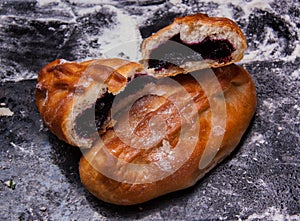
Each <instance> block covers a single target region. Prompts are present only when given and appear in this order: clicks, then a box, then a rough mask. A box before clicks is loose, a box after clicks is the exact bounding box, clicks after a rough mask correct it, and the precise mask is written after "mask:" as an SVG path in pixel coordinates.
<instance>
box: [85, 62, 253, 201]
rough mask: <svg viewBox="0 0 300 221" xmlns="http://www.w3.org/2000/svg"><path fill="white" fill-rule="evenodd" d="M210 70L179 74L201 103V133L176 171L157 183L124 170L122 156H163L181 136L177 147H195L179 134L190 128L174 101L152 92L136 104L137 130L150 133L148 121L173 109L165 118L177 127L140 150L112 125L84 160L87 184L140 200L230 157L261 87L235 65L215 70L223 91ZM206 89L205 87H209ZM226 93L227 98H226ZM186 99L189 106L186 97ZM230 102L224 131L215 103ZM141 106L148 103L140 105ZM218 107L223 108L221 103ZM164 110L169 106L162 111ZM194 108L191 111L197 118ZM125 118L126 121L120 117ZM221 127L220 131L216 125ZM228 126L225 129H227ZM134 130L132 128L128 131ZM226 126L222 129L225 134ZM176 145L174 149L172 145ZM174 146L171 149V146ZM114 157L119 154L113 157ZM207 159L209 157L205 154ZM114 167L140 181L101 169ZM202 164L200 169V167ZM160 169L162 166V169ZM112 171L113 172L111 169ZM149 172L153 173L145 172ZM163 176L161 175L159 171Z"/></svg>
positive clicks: (111, 196) (101, 192)
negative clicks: (215, 113) (215, 115)
mask: <svg viewBox="0 0 300 221" xmlns="http://www.w3.org/2000/svg"><path fill="white" fill-rule="evenodd" d="M203 71H204V72H201V73H199V75H198V76H200V79H197V80H199V81H198V82H200V84H201V86H200V85H199V83H198V82H197V81H196V80H195V79H194V78H193V77H191V76H190V75H178V76H176V77H174V78H173V79H174V80H176V81H177V82H179V83H180V84H181V85H182V86H183V87H184V88H185V89H186V90H187V91H188V93H189V94H190V96H191V97H192V100H193V102H194V104H195V107H196V109H197V111H196V112H195V116H196V117H198V120H197V121H196V123H195V124H197V122H198V124H197V125H199V136H198V138H197V140H196V145H195V147H194V148H193V149H192V151H191V154H190V156H189V157H188V159H187V160H186V161H185V162H184V163H183V164H182V166H180V167H179V168H178V169H176V171H174V172H173V173H171V174H170V175H168V176H166V177H163V178H162V179H158V180H156V181H153V182H148V183H147V182H145V183H142V182H139V181H138V180H137V178H136V177H138V176H137V174H136V173H135V172H134V171H132V170H130V169H129V170H124V169H123V166H124V165H122V164H120V160H124V161H126V162H128V163H129V162H130V163H136V164H139V163H153V162H156V161H157V158H155V157H153V156H156V155H155V154H157V152H159V153H161V152H162V150H165V149H166V148H167V147H168V148H170V147H171V149H172V148H173V147H174V145H175V144H176V142H177V143H178V142H179V141H178V139H183V144H184V145H182V146H179V147H176V148H179V150H180V149H182V150H185V149H186V150H187V149H188V148H190V147H189V142H190V141H189V138H187V136H183V137H181V138H179V134H178V131H181V133H188V131H185V130H184V129H183V128H184V125H183V124H184V122H183V121H181V120H182V119H180V117H179V116H180V115H178V114H176V108H175V109H174V108H172V104H170V102H168V100H167V99H161V98H160V97H157V96H154V97H153V96H148V97H145V98H144V99H140V100H138V101H137V102H136V104H135V105H136V107H137V110H138V111H136V110H135V109H134V108H135V107H134V106H133V112H130V113H132V114H130V116H129V117H130V118H131V120H132V122H134V123H133V125H135V128H136V131H135V132H136V133H139V134H145V135H146V136H147V133H148V131H147V129H146V128H145V127H144V126H143V125H145V124H147V119H149V115H150V118H151V117H155V116H158V115H159V113H158V112H157V111H159V110H160V111H161V112H160V114H162V113H165V112H164V111H167V112H168V115H166V116H167V117H166V118H165V120H170V121H171V122H173V124H172V127H166V128H167V129H166V133H167V134H166V136H164V138H163V140H162V142H160V143H159V144H158V145H153V146H152V147H151V148H150V149H147V150H144V149H140V148H139V147H138V146H129V145H127V144H125V143H124V142H123V140H122V139H120V137H119V135H118V134H116V132H115V131H114V130H112V129H110V130H108V131H107V133H106V134H104V135H102V137H101V142H97V143H96V145H95V146H94V147H93V148H92V149H90V150H89V152H88V153H87V154H85V155H84V156H83V157H82V158H81V160H80V166H79V171H80V178H81V181H82V183H83V185H84V186H85V187H86V188H87V189H88V190H89V191H90V192H91V193H92V194H93V195H95V196H96V197H97V198H99V199H101V200H103V201H106V202H109V203H113V204H119V205H132V204H138V203H142V202H145V201H148V200H150V199H153V198H156V197H158V196H161V195H163V194H166V193H169V192H173V191H176V190H180V189H184V188H187V187H189V186H192V185H193V184H195V182H197V181H198V180H199V179H200V178H201V177H203V176H204V175H205V174H206V173H207V172H208V171H209V170H210V169H211V168H213V167H214V166H215V165H216V164H217V163H218V162H220V161H221V160H222V159H224V158H225V157H226V156H227V155H228V154H229V153H231V152H232V151H233V149H234V148H235V147H236V146H237V144H238V143H239V141H240V139H241V137H242V135H243V133H244V132H245V130H246V129H247V127H248V125H249V123H250V121H251V118H252V116H253V114H254V112H255V107H256V92H255V86H254V83H253V81H252V79H251V77H250V75H249V73H248V72H247V71H246V70H244V69H243V68H242V67H239V66H237V65H234V64H231V65H229V66H225V67H221V68H217V69H214V72H215V75H216V76H217V79H218V81H217V82H219V84H220V85H221V88H222V89H221V91H220V90H218V89H217V88H218V85H217V84H216V82H215V81H213V80H212V78H211V77H209V75H207V74H205V72H206V70H203ZM204 89H205V90H204ZM169 92H170V93H169V95H168V96H172V95H173V94H176V90H174V88H172V87H170V90H169ZM222 94H223V95H224V99H223V97H222ZM182 102H183V103H180V104H181V105H183V106H187V105H185V103H184V102H186V101H182ZM224 102H225V107H226V115H225V116H219V115H218V117H219V119H218V121H222V120H225V121H224V122H225V123H224V128H223V130H219V129H218V128H217V127H215V126H216V125H213V124H212V115H213V110H212V103H214V105H217V107H219V106H220V107H221V104H222V103H224ZM138 107H140V108H141V107H144V108H142V109H139V108H138ZM217 109H218V108H217ZM162 110H164V111H162ZM192 115H193V112H190V116H191V117H192ZM119 123H122V122H119ZM216 128H217V129H218V130H215V129H216ZM221 129H222V128H221ZM128 131H129V130H128ZM220 131H221V133H220ZM220 135H222V139H221V143H220V146H219V147H218V146H214V145H216V144H215V143H216V141H217V140H218V139H219V138H220ZM207 148H210V149H211V150H214V151H215V155H214V156H213V158H212V159H209V160H208V162H206V163H204V164H203V165H201V163H200V165H199V162H201V161H202V160H203V158H207V157H208V155H207V153H205V151H206V149H207ZM172 150H173V149H172ZM169 151H170V150H169ZM183 155H184V152H182V153H181V154H179V155H177V157H175V158H174V159H173V162H176V161H179V160H180V157H181V156H183ZM109 156H114V157H116V159H117V160H116V161H113V160H111V159H110V158H109ZM204 161H205V159H204ZM110 168H112V169H113V170H114V171H117V175H122V174H121V173H125V174H126V175H127V178H130V179H131V180H135V181H136V183H134V182H127V181H126V180H124V181H116V180H115V179H112V178H109V177H108V176H106V175H103V173H102V172H101V171H109V169H110ZM199 168H200V169H199ZM157 173H159V171H158V172H157ZM107 175H109V174H107ZM144 175H147V174H144ZM154 175H159V174H154Z"/></svg>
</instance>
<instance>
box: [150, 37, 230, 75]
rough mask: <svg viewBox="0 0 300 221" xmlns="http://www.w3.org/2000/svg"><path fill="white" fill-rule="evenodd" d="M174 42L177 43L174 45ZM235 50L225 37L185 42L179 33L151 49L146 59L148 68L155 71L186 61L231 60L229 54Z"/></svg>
mask: <svg viewBox="0 0 300 221" xmlns="http://www.w3.org/2000/svg"><path fill="white" fill-rule="evenodd" d="M174 42H177V43H179V44H180V45H182V47H181V46H180V45H178V44H176V45H175V43H174ZM234 51H235V48H234V47H233V45H232V44H231V43H230V42H229V41H228V40H227V39H211V38H210V37H206V38H205V39H204V40H203V41H201V42H200V43H193V44H187V43H184V42H183V41H182V40H181V39H180V35H179V34H177V35H175V36H173V37H172V38H171V39H170V40H169V41H167V42H166V43H164V44H162V45H160V46H159V47H157V48H156V49H154V50H152V52H151V54H150V59H149V61H148V64H149V68H154V69H155V70H156V71H159V70H162V69H167V68H169V67H171V66H174V65H175V66H179V65H182V64H183V63H185V62H187V61H201V60H203V59H211V60H215V61H217V62H219V63H223V62H228V61H231V59H232V58H231V54H232V52H234Z"/></svg>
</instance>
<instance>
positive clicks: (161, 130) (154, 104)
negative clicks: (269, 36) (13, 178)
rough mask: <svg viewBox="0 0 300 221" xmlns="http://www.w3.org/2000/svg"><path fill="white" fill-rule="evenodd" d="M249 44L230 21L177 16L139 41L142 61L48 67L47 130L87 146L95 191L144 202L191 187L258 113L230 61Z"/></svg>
mask: <svg viewBox="0 0 300 221" xmlns="http://www.w3.org/2000/svg"><path fill="white" fill-rule="evenodd" d="M246 47H247V46H246V42H245V37H244V35H243V34H242V32H241V31H240V29H239V28H238V27H237V25H236V24H235V23H234V22H233V21H231V20H229V19H226V18H210V17H208V16H207V15H203V14H197V15H191V16H186V17H182V18H177V19H175V20H174V22H173V23H172V24H171V25H169V26H167V27H165V28H163V29H162V30H160V31H159V32H157V33H156V34H154V35H152V36H151V37H149V38H147V39H146V40H145V41H144V42H143V45H142V52H143V56H144V60H143V61H142V62H143V64H144V65H142V64H139V63H135V62H131V61H127V60H123V59H96V60H90V61H84V62H80V63H77V62H68V61H65V60H63V59H60V60H55V61H53V62H51V63H50V64H48V65H46V66H45V67H43V68H42V70H41V71H40V73H39V76H38V84H37V86H36V90H35V95H36V104H37V107H38V110H39V112H40V114H41V116H42V119H43V121H44V123H45V125H46V126H47V127H48V128H49V129H50V131H51V132H52V133H54V134H55V135H56V136H57V137H58V138H59V139H61V140H63V141H65V142H67V143H68V144H71V145H74V146H77V147H80V148H83V149H85V151H83V153H84V155H83V156H82V158H81V160H80V164H79V172H80V178H81V181H82V183H83V185H84V186H85V187H86V188H87V189H88V190H89V191H90V192H91V193H92V194H93V195H95V196H96V197H97V198H99V199H101V200H103V201H106V202H109V203H114V204H119V205H133V204H138V203H142V202H145V201H148V200H150V199H153V198H155V197H158V196H160V195H163V194H166V193H169V192H173V191H176V190H179V189H183V188H187V187H189V186H192V185H193V184H194V183H195V182H197V181H198V180H199V179H200V178H201V177H203V176H204V175H205V174H206V173H207V172H208V171H209V170H210V169H211V168H213V167H214V166H215V165H216V164H217V163H218V162H220V161H221V160H222V159H224V158H225V157H226V156H227V155H228V154H229V153H230V152H232V150H233V149H234V148H235V147H236V146H237V144H238V143H239V141H240V139H241V137H242V135H243V133H244V132H245V130H246V129H247V127H248V125H249V123H250V120H251V118H252V116H253V114H254V112H255V107H256V93H255V86H254V83H253V81H252V79H251V77H250V75H249V73H248V72H247V71H246V70H244V69H243V68H242V67H239V66H237V65H234V64H231V63H233V62H236V61H239V60H240V59H241V58H242V57H243V53H244V50H245V49H246ZM210 67H212V68H213V69H210ZM200 69H201V70H200ZM192 71H194V72H192ZM191 72H192V73H191ZM143 75H145V76H144V77H141V76H143ZM167 76H171V77H167ZM136 77H139V78H137V79H136V80H133V79H134V78H136ZM139 79H141V80H140V81H139ZM136 82H137V83H136ZM120 92H122V93H120Z"/></svg>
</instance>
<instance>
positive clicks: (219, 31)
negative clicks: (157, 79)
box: [142, 14, 247, 76]
mask: <svg viewBox="0 0 300 221" xmlns="http://www.w3.org/2000/svg"><path fill="white" fill-rule="evenodd" d="M176 34H180V39H181V40H182V41H183V42H187V43H195V42H199V41H201V39H202V40H203V39H204V38H205V37H211V38H212V39H227V40H229V42H230V43H231V44H232V45H233V46H234V48H235V49H236V50H235V51H234V52H233V54H232V56H231V57H232V59H231V60H228V61H226V62H225V61H224V62H218V61H214V60H210V59H205V60H202V61H196V62H186V63H184V64H182V65H180V66H172V67H170V68H168V69H167V70H160V71H154V70H152V69H151V71H152V73H154V74H155V75H158V76H175V75H177V74H181V73H189V72H191V71H195V70H199V69H205V68H217V67H222V66H224V65H228V64H231V63H234V62H237V61H240V60H241V59H242V58H243V55H244V51H245V50H246V48H247V43H246V38H245V36H244V34H243V32H242V31H241V29H240V28H239V27H238V25H237V24H236V23H235V22H234V21H232V20H230V19H228V18H223V17H209V16H208V15H206V14H195V15H188V16H185V17H178V18H175V19H174V21H173V23H172V24H170V25H168V26H166V27H164V28H162V29H161V30H159V31H158V32H156V33H154V34H153V35H152V36H150V37H148V38H146V39H145V40H144V42H143V44H142V53H143V59H144V60H143V63H144V65H145V66H146V67H147V66H148V64H147V62H148V59H149V58H150V53H151V51H152V50H153V49H155V48H157V47H158V46H159V45H161V44H163V43H164V42H166V41H168V40H169V39H171V38H172V37H173V36H175V35H176Z"/></svg>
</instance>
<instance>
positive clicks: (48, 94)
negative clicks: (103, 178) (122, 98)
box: [35, 59, 143, 148]
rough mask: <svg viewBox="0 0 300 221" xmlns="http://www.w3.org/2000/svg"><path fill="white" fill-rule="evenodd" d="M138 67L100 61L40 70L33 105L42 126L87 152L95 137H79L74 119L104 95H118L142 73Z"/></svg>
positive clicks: (56, 63)
mask: <svg viewBox="0 0 300 221" xmlns="http://www.w3.org/2000/svg"><path fill="white" fill-rule="evenodd" d="M142 70H143V67H142V65H141V64H137V63H134V62H130V61H127V60H122V59H101V60H100V59H99V60H89V61H84V62H81V63H77V62H68V61H65V60H62V59H60V60H55V61H53V62H51V63H49V64H47V65H46V66H45V67H43V68H42V69H41V71H40V73H39V76H38V79H37V81H38V83H37V85H36V89H35V96H36V104H37V107H38V110H39V112H40V114H41V116H42V119H43V122H44V123H45V125H46V126H47V127H48V128H49V129H50V131H51V132H52V133H54V134H55V135H56V136H57V137H58V138H59V139H61V140H63V141H65V142H67V143H69V144H71V145H74V146H78V147H81V148H90V147H91V145H92V144H93V142H94V141H95V139H96V138H97V137H98V135H97V133H96V131H95V139H94V138H86V139H84V138H81V137H79V136H78V135H77V134H76V132H75V128H74V122H75V119H76V117H77V116H78V115H80V113H82V112H83V111H84V110H85V109H87V108H89V107H91V106H92V105H93V104H94V103H95V102H96V99H97V98H99V97H100V96H101V95H102V94H103V93H105V92H106V91H108V92H111V93H113V94H117V93H119V92H120V91H122V90H123V89H124V87H125V86H126V84H127V79H128V78H130V77H132V76H133V75H134V74H135V73H136V72H138V71H142Z"/></svg>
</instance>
